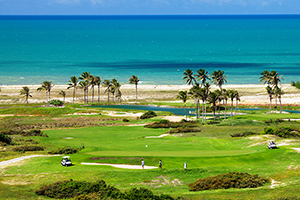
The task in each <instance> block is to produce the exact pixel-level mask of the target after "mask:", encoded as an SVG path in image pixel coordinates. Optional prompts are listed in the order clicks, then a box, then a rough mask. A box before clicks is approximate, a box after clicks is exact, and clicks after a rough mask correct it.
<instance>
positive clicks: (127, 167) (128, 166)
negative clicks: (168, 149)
mask: <svg viewBox="0 0 300 200" xmlns="http://www.w3.org/2000/svg"><path fill="white" fill-rule="evenodd" d="M81 164H82V165H108V166H113V167H116V168H122V169H143V168H142V166H141V165H125V164H108V163H81ZM144 169H157V167H154V166H146V165H145V166H144Z"/></svg>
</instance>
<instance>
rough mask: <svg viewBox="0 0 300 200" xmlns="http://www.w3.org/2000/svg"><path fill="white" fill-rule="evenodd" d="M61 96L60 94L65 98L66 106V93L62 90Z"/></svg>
mask: <svg viewBox="0 0 300 200" xmlns="http://www.w3.org/2000/svg"><path fill="white" fill-rule="evenodd" d="M59 94H60V95H61V96H63V98H64V104H65V100H66V92H65V91H64V90H61V91H60V92H59Z"/></svg>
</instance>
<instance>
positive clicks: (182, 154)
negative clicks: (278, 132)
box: [86, 149, 257, 157]
mask: <svg viewBox="0 0 300 200" xmlns="http://www.w3.org/2000/svg"><path fill="white" fill-rule="evenodd" d="M255 152H257V150H253V149H248V150H206V151H93V152H88V153H86V154H87V155H92V156H136V157H139V156H154V157H157V156H159V157H218V156H237V155H244V154H251V153H255Z"/></svg>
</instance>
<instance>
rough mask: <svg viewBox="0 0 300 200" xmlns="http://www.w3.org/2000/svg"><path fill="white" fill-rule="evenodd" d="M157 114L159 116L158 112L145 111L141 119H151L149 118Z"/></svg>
mask: <svg viewBox="0 0 300 200" xmlns="http://www.w3.org/2000/svg"><path fill="white" fill-rule="evenodd" d="M156 116H157V114H156V113H155V112H154V111H152V110H149V111H147V112H145V113H144V114H142V115H141V116H140V118H141V119H149V118H152V117H156Z"/></svg>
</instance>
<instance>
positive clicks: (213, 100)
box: [209, 91, 219, 120]
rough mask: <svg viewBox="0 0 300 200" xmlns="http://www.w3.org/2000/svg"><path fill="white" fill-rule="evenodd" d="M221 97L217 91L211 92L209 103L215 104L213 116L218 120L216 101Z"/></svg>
mask: <svg viewBox="0 0 300 200" xmlns="http://www.w3.org/2000/svg"><path fill="white" fill-rule="evenodd" d="M218 99H219V95H218V92H217V91H214V92H210V93H209V103H211V104H213V116H214V120H216V102H217V101H218Z"/></svg>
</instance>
